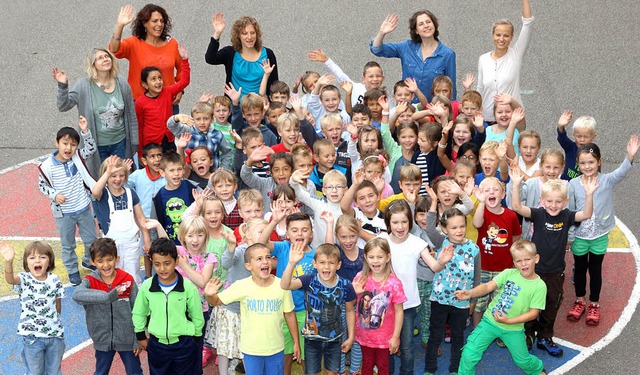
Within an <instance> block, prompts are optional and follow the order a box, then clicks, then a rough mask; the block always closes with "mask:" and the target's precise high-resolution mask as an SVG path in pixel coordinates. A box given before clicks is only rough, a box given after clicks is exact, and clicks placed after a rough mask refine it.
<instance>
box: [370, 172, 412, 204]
mask: <svg viewBox="0 0 640 375" xmlns="http://www.w3.org/2000/svg"><path fill="white" fill-rule="evenodd" d="M371 182H373V184H374V185H375V186H376V190H377V191H378V193H382V191H383V190H384V187H385V186H386V185H387V182H386V181H385V180H384V178H382V177H375V178H373V179H371ZM407 200H409V199H408V198H407Z"/></svg>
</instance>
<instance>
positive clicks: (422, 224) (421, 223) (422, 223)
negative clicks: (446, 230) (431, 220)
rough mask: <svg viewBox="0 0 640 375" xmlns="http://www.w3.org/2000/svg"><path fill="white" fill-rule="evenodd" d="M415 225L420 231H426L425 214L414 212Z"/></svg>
mask: <svg viewBox="0 0 640 375" xmlns="http://www.w3.org/2000/svg"><path fill="white" fill-rule="evenodd" d="M416 224H418V226H419V227H420V228H422V229H427V213H426V212H416Z"/></svg>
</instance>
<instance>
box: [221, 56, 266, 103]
mask: <svg viewBox="0 0 640 375" xmlns="http://www.w3.org/2000/svg"><path fill="white" fill-rule="evenodd" d="M266 58H267V49H266V48H264V47H263V48H262V51H260V57H258V60H256V61H247V60H245V59H244V58H243V57H242V55H241V54H240V52H236V53H235V55H234V56H233V68H232V69H231V83H233V86H234V87H235V88H236V89H238V87H242V96H245V95H246V94H248V93H250V92H253V93H258V92H260V82H262V76H263V75H264V70H263V69H262V61H264V60H265V59H266ZM272 63H273V61H272Z"/></svg>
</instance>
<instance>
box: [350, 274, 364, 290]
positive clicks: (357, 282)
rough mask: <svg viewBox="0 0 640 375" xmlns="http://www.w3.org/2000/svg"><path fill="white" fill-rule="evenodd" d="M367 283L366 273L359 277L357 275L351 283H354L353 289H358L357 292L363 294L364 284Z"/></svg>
mask: <svg viewBox="0 0 640 375" xmlns="http://www.w3.org/2000/svg"><path fill="white" fill-rule="evenodd" d="M366 283H367V277H366V276H364V275H360V276H359V277H356V278H355V279H353V281H352V282H351V285H353V290H355V291H356V294H362V293H364V292H365V289H364V285H365V284H366Z"/></svg>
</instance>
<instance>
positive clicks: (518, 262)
mask: <svg viewBox="0 0 640 375" xmlns="http://www.w3.org/2000/svg"><path fill="white" fill-rule="evenodd" d="M539 261H540V255H539V254H536V255H531V254H529V253H528V252H526V251H523V250H516V251H514V252H513V265H514V267H515V268H517V269H518V271H520V275H521V276H522V277H524V278H525V279H529V280H531V279H534V278H535V277H536V264H538V262H539Z"/></svg>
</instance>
